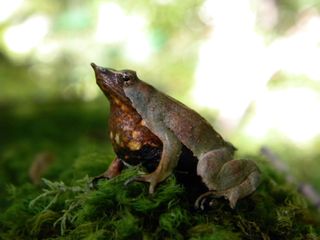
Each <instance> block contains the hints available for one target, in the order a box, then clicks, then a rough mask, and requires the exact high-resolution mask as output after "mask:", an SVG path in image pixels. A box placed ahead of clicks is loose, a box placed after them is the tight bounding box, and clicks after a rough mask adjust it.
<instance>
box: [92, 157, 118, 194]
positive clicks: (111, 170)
mask: <svg viewBox="0 0 320 240" xmlns="http://www.w3.org/2000/svg"><path fill="white" fill-rule="evenodd" d="M122 168H123V162H122V160H121V159H120V158H115V159H114V160H113V161H112V162H111V164H110V166H109V167H108V169H107V170H106V171H105V172H104V173H102V174H100V175H98V176H96V177H94V178H93V179H92V180H91V183H90V188H96V187H97V184H98V181H99V180H101V179H107V180H109V179H111V178H114V177H116V176H118V175H119V174H120V173H121V170H122Z"/></svg>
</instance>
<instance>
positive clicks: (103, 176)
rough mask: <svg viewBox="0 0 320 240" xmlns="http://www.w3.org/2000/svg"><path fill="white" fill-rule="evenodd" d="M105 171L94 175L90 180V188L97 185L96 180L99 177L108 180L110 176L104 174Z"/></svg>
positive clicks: (97, 180) (94, 187) (98, 179)
mask: <svg viewBox="0 0 320 240" xmlns="http://www.w3.org/2000/svg"><path fill="white" fill-rule="evenodd" d="M106 173H107V171H105V172H104V173H102V174H100V175H98V176H95V177H94V178H93V179H92V180H91V182H90V188H91V189H96V188H97V185H98V182H99V181H100V180H101V179H106V180H109V179H110V177H108V175H107V174H106Z"/></svg>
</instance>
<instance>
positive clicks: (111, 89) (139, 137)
mask: <svg viewBox="0 0 320 240" xmlns="http://www.w3.org/2000/svg"><path fill="white" fill-rule="evenodd" d="M93 67H94V69H95V71H96V72H95V73H96V81H97V84H98V86H99V87H100V89H101V90H102V92H103V93H104V94H105V95H106V97H107V98H108V100H109V102H110V114H109V136H110V139H111V143H112V146H113V149H114V151H115V153H116V158H115V159H114V160H113V161H112V163H111V164H110V166H109V167H108V169H107V170H106V171H105V172H104V173H103V174H101V175H99V176H97V177H95V179H94V182H96V181H97V180H99V179H101V178H108V179H110V178H113V177H115V176H117V175H119V174H120V173H121V171H122V169H123V165H124V164H125V165H137V164H140V163H141V164H142V165H143V166H144V167H145V168H146V170H147V171H148V172H152V171H154V170H155V169H156V167H157V165H158V164H159V161H160V158H161V153H162V148H163V145H162V142H161V140H160V139H159V138H158V137H157V136H156V135H154V134H153V133H152V132H151V131H150V130H149V129H148V128H147V127H146V126H145V122H144V120H142V118H141V116H140V115H139V114H138V113H137V111H136V110H135V109H134V108H133V107H132V104H131V102H130V100H129V99H128V98H126V97H125V96H124V92H123V91H122V89H121V88H119V87H118V85H120V83H117V80H116V79H112V74H108V73H106V71H105V70H104V69H103V68H99V67H97V66H95V65H93ZM110 71H112V69H110ZM105 74H107V75H108V76H109V77H110V78H111V79H112V81H106V79H105ZM181 159H188V161H187V162H186V163H185V164H184V161H181V164H179V166H178V168H177V169H178V173H182V174H190V175H196V163H197V159H196V158H195V157H194V156H193V154H192V152H191V151H190V150H189V149H187V148H186V147H183V152H182V154H181Z"/></svg>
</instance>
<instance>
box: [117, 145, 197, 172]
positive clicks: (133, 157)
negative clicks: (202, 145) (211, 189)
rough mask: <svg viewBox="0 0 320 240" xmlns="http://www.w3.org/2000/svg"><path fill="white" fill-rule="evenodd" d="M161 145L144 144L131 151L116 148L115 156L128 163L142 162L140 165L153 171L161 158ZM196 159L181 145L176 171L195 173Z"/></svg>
mask: <svg viewBox="0 0 320 240" xmlns="http://www.w3.org/2000/svg"><path fill="white" fill-rule="evenodd" d="M161 153H162V146H161V147H152V146H149V145H144V146H143V147H142V148H141V149H140V150H137V151H132V150H130V149H127V148H123V149H118V151H117V152H116V154H117V156H118V157H119V158H121V159H122V160H123V161H124V162H125V163H126V164H128V165H137V164H140V163H141V164H142V166H143V167H144V168H145V169H146V170H147V171H148V172H152V171H154V170H155V169H156V168H157V166H158V164H159V162H160V159H161ZM197 163H198V160H197V158H196V157H195V156H193V154H192V152H191V151H190V150H189V149H188V148H186V147H185V146H183V147H182V152H181V155H180V159H179V162H178V166H177V167H176V169H175V170H176V172H178V173H181V174H192V175H196V169H197Z"/></svg>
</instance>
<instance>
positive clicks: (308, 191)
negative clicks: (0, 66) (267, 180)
mask: <svg viewBox="0 0 320 240" xmlns="http://www.w3.org/2000/svg"><path fill="white" fill-rule="evenodd" d="M260 152H261V154H262V155H264V156H265V157H266V158H267V160H269V162H270V163H271V164H272V165H273V166H274V167H275V168H276V169H277V170H278V171H279V172H281V173H283V174H284V175H285V177H286V179H287V181H288V182H290V183H292V184H294V185H296V186H297V188H298V191H299V192H300V193H301V194H302V195H304V196H305V197H306V198H307V199H308V200H309V201H310V202H311V204H313V205H314V206H315V207H316V208H317V209H318V211H319V212H320V194H319V193H318V192H317V191H316V190H315V189H314V187H313V186H311V185H310V184H308V183H304V182H299V181H298V180H296V179H295V177H294V176H292V175H291V174H290V171H289V168H288V166H287V165H286V164H285V163H284V162H283V161H281V159H280V158H279V157H278V156H277V155H276V154H275V153H274V152H273V151H272V150H271V149H269V148H267V147H262V148H261V149H260Z"/></svg>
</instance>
